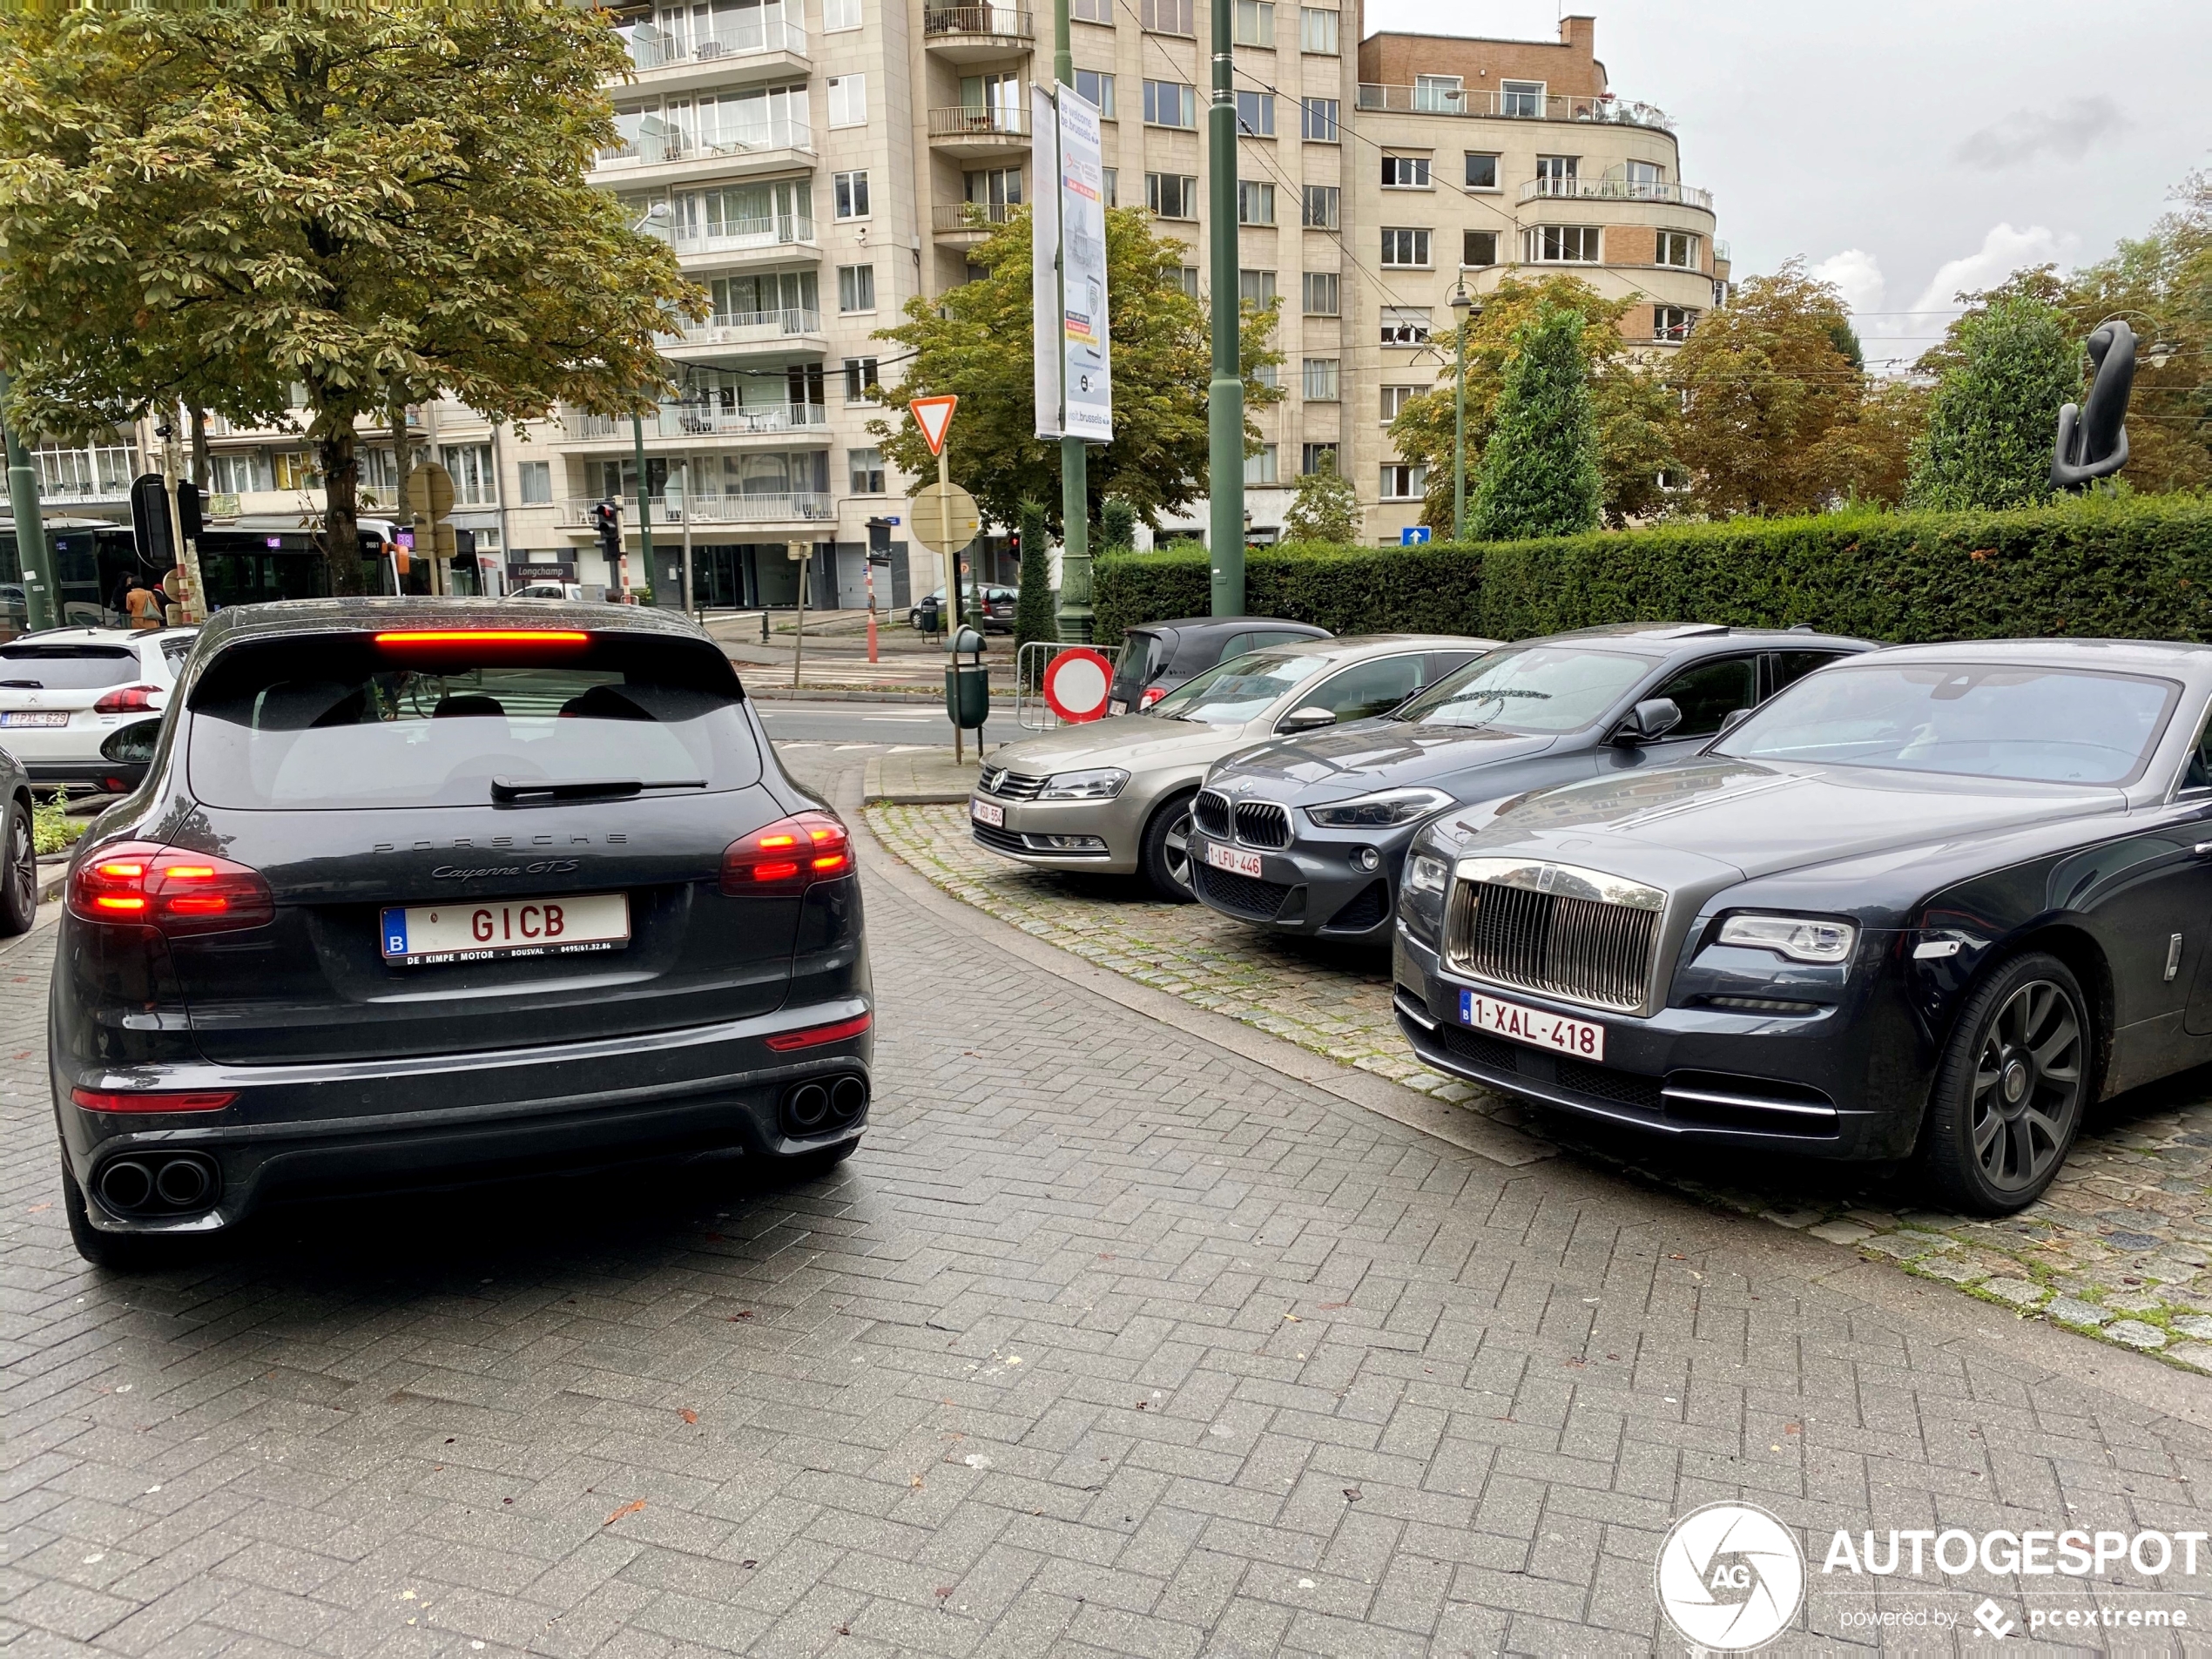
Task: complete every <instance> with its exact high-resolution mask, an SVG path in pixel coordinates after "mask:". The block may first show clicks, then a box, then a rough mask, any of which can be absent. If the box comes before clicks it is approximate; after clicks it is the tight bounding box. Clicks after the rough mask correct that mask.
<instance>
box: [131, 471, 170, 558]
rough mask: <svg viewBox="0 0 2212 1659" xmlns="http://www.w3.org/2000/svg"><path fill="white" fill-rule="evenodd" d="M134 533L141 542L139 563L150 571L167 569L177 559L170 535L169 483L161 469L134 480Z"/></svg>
mask: <svg viewBox="0 0 2212 1659" xmlns="http://www.w3.org/2000/svg"><path fill="white" fill-rule="evenodd" d="M131 536H132V540H133V541H134V542H136V543H138V563H141V564H143V565H145V568H146V569H147V570H167V569H169V567H170V566H171V565H172V564H174V563H176V562H177V548H176V543H175V542H174V540H173V539H172V537H171V536H170V534H169V486H168V485H167V484H166V483H165V482H163V481H162V476H161V475H160V474H159V473H158V472H148V473H141V474H140V475H138V477H136V478H134V479H132V481H131Z"/></svg>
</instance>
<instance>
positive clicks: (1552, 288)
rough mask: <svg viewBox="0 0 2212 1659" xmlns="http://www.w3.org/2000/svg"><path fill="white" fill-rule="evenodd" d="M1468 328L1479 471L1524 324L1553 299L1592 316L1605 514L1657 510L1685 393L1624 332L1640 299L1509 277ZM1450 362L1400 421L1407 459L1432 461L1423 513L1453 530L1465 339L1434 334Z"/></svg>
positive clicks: (1470, 435) (1570, 280) (1470, 407)
mask: <svg viewBox="0 0 2212 1659" xmlns="http://www.w3.org/2000/svg"><path fill="white" fill-rule="evenodd" d="M1482 301H1483V303H1482V309H1481V310H1480V312H1479V313H1476V314H1474V315H1473V316H1471V317H1470V318H1469V319H1468V320H1467V474H1468V477H1469V478H1470V480H1472V478H1473V477H1474V473H1475V471H1476V469H1478V467H1479V466H1480V462H1481V459H1482V451H1483V446H1484V445H1485V444H1486V443H1487V442H1489V437H1490V427H1491V423H1492V421H1493V420H1494V418H1495V416H1496V413H1497V406H1498V395H1499V392H1500V391H1501V389H1502V388H1503V387H1504V384H1505V374H1506V366H1507V363H1509V362H1510V361H1512V358H1513V355H1514V349H1515V347H1514V340H1515V339H1516V337H1517V336H1518V334H1519V333H1520V330H1521V325H1522V324H1524V323H1526V322H1527V321H1529V320H1531V319H1532V318H1534V316H1535V314H1536V313H1537V311H1538V309H1539V308H1540V307H1543V306H1546V305H1549V306H1553V307H1560V308H1564V309H1567V310H1571V311H1575V312H1577V313H1579V314H1581V318H1582V320H1583V324H1584V327H1583V329H1582V354H1583V358H1584V361H1585V362H1586V363H1587V365H1588V373H1589V381H1590V406H1591V408H1592V410H1593V411H1594V412H1595V415H1596V418H1597V465H1598V475H1599V477H1600V478H1601V479H1602V484H1603V488H1602V507H1603V510H1604V516H1605V522H1606V523H1608V524H1611V525H1614V526H1615V527H1616V528H1617V527H1619V526H1621V525H1623V524H1625V523H1629V521H1630V520H1632V519H1640V518H1648V517H1650V516H1654V515H1655V514H1656V513H1657V512H1658V511H1659V510H1660V509H1662V505H1663V501H1662V496H1661V495H1660V491H1659V476H1660V475H1661V474H1662V472H1664V471H1666V470H1667V469H1669V468H1670V467H1672V466H1674V465H1675V464H1676V462H1675V449H1674V445H1675V428H1676V407H1677V400H1676V398H1675V397H1674V396H1673V395H1672V394H1670V393H1669V391H1668V390H1667V388H1666V387H1665V386H1664V385H1662V383H1661V382H1660V381H1659V380H1658V378H1657V377H1656V375H1654V374H1652V373H1651V372H1650V370H1649V368H1648V367H1647V366H1645V365H1643V364H1642V363H1639V362H1637V361H1635V354H1633V353H1632V352H1631V351H1630V350H1629V342H1628V341H1627V340H1626V339H1624V338H1623V337H1622V334H1621V320H1622V317H1623V316H1624V315H1626V314H1628V313H1629V311H1630V310H1631V309H1632V308H1634V307H1635V305H1636V304H1637V301H1636V300H1634V299H1617V300H1615V299H1608V298H1606V297H1605V296H1604V295H1602V294H1601V293H1598V292H1597V290H1596V289H1595V288H1593V287H1590V286H1589V285H1588V283H1585V282H1581V281H1579V280H1576V279H1575V278H1574V277H1568V276H1549V277H1545V278H1543V279H1541V280H1537V281H1534V282H1529V281H1523V280H1521V279H1519V278H1517V277H1507V278H1506V279H1505V280H1503V281H1501V282H1500V283H1499V284H1498V286H1497V287H1495V288H1494V289H1493V290H1491V291H1490V292H1489V293H1486V294H1484V295H1483V296H1482ZM1432 345H1433V348H1434V351H1435V354H1436V356H1437V358H1438V360H1439V362H1440V365H1441V367H1440V369H1439V371H1438V376H1437V384H1436V387H1435V388H1434V389H1433V391H1429V392H1426V393H1424V394H1422V395H1420V396H1419V397H1414V398H1411V399H1408V400H1407V401H1406V405H1405V407H1404V408H1402V409H1400V410H1399V415H1398V418H1397V419H1396V420H1394V421H1392V422H1391V428H1390V437H1391V442H1392V444H1393V447H1394V448H1395V449H1396V452H1397V455H1398V456H1399V459H1400V460H1404V461H1410V462H1420V463H1422V464H1423V465H1426V467H1427V469H1428V490H1427V494H1426V498H1425V499H1424V501H1423V502H1422V504H1421V522H1422V523H1426V524H1427V525H1428V526H1429V527H1430V528H1431V529H1433V530H1435V531H1436V532H1437V533H1438V534H1440V535H1449V534H1450V533H1451V529H1452V432H1453V416H1454V413H1455V410H1454V399H1455V391H1454V387H1453V369H1454V367H1455V365H1456V363H1457V361H1458V360H1457V357H1456V351H1457V347H1456V344H1455V342H1454V338H1453V336H1449V335H1447V336H1446V337H1445V338H1443V339H1440V340H1435V341H1432Z"/></svg>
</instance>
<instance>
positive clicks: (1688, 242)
mask: <svg viewBox="0 0 2212 1659" xmlns="http://www.w3.org/2000/svg"><path fill="white" fill-rule="evenodd" d="M1653 258H1654V260H1655V261H1656V263H1658V264H1660V265H1679V266H1682V267H1683V269H1685V270H1694V269H1696V265H1697V239H1696V237H1695V236H1692V235H1691V234H1690V233H1689V232H1688V231H1661V232H1660V233H1659V246H1658V249H1657V251H1656V253H1654V255H1653Z"/></svg>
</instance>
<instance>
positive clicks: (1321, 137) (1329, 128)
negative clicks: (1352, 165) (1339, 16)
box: [1298, 11, 1344, 144]
mask: <svg viewBox="0 0 2212 1659" xmlns="http://www.w3.org/2000/svg"><path fill="white" fill-rule="evenodd" d="M1329 15H1330V16H1331V17H1334V16H1336V13H1334V12H1333V11H1332V12H1331V13H1330V14H1329ZM1343 108H1344V105H1343V104H1342V103H1341V102H1340V101H1339V100H1338V99H1336V98H1305V99H1303V100H1302V101H1301V102H1300V103H1299V105H1298V137H1299V138H1311V139H1312V141H1313V142H1314V143H1316V144H1335V143H1338V142H1339V140H1340V138H1341V137H1342V134H1341V133H1340V132H1339V130H1338V126H1337V117H1338V115H1339V112H1341V111H1342V110H1343Z"/></svg>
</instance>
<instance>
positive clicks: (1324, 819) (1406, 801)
mask: <svg viewBox="0 0 2212 1659" xmlns="http://www.w3.org/2000/svg"><path fill="white" fill-rule="evenodd" d="M1451 804H1452V797H1451V796H1449V795H1447V794H1446V793H1445V792H1443V791H1442V790H1440V789H1383V790H1378V791H1377V792H1375V793H1373V794H1372V795H1355V796H1353V797H1352V799H1350V800H1339V801H1332V802H1331V803H1330V804H1329V805H1328V806H1309V807H1307V808H1306V809H1305V815H1306V816H1307V817H1308V818H1310V819H1312V820H1313V821H1314V822H1315V823H1316V824H1318V826H1321V827H1322V828H1323V829H1396V828H1397V827H1398V826H1399V825H1401V824H1410V823H1412V822H1413V820H1414V819H1417V818H1426V817H1427V816H1428V815H1429V814H1430V813H1440V812H1442V811H1443V810H1444V809H1445V808H1446V807H1447V806H1450V805H1451Z"/></svg>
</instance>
